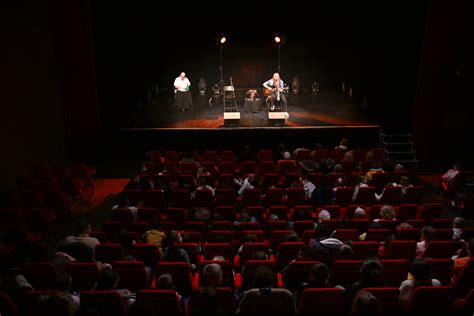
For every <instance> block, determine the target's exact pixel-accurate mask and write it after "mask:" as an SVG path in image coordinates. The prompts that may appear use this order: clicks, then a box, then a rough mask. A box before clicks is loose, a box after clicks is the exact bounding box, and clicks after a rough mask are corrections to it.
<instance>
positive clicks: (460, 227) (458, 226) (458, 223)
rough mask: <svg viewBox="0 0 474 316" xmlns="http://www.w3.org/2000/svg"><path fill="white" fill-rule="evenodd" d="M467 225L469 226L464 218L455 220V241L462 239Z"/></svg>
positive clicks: (453, 226)
mask: <svg viewBox="0 0 474 316" xmlns="http://www.w3.org/2000/svg"><path fill="white" fill-rule="evenodd" d="M466 225H467V222H466V220H465V219H464V218H462V217H460V216H458V217H455V218H454V220H453V224H452V228H453V239H454V240H459V239H461V236H462V233H463V231H464V228H465V227H466Z"/></svg>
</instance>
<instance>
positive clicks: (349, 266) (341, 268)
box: [327, 260, 363, 286]
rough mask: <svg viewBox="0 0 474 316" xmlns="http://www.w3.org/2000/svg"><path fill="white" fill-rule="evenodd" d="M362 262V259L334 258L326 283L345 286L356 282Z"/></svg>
mask: <svg viewBox="0 0 474 316" xmlns="http://www.w3.org/2000/svg"><path fill="white" fill-rule="evenodd" d="M362 263H363V261H362V260H336V261H335V262H334V264H333V265H332V267H331V271H330V272H329V276H328V282H327V283H328V285H330V286H336V285H342V286H345V285H347V284H349V283H354V282H357V281H358V280H359V270H360V267H361V266H362Z"/></svg>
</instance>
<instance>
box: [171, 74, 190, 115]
mask: <svg viewBox="0 0 474 316" xmlns="http://www.w3.org/2000/svg"><path fill="white" fill-rule="evenodd" d="M190 86H191V83H190V82H189V79H188V78H187V77H186V74H185V73H184V72H182V73H181V74H180V75H179V77H178V78H176V79H175V80H174V89H175V97H176V103H175V108H177V109H178V110H181V111H183V112H184V111H187V110H189V109H191V108H192V107H193V100H192V98H191V91H189V87H190Z"/></svg>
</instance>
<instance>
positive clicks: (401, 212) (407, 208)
mask: <svg viewBox="0 0 474 316" xmlns="http://www.w3.org/2000/svg"><path fill="white" fill-rule="evenodd" d="M417 211H418V205H417V204H401V205H400V207H399V208H398V212H397V219H398V221H399V222H401V223H403V222H405V221H407V220H409V219H415V218H416V213H417Z"/></svg>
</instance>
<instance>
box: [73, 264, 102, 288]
mask: <svg viewBox="0 0 474 316" xmlns="http://www.w3.org/2000/svg"><path fill="white" fill-rule="evenodd" d="M66 274H67V275H69V276H70V277H71V279H72V282H71V291H74V292H81V291H90V290H92V289H93V288H94V286H95V284H96V282H97V279H98V277H99V268H98V267H97V264H96V263H95V262H72V263H69V264H68V265H66Z"/></svg>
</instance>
